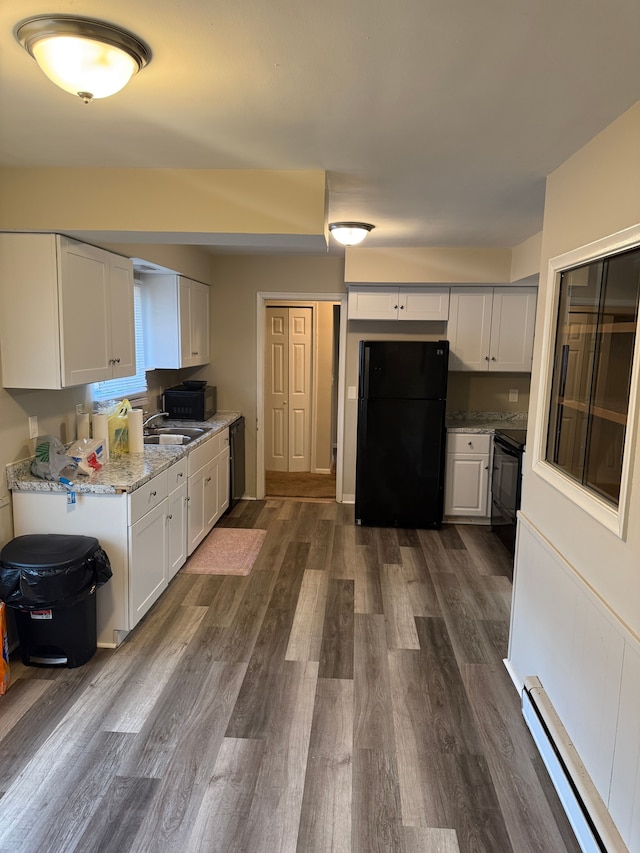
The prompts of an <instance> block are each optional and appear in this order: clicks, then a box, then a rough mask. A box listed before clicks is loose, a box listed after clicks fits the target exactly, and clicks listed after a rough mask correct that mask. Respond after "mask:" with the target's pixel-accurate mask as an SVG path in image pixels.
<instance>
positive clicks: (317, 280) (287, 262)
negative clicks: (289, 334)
mask: <svg viewBox="0 0 640 853" xmlns="http://www.w3.org/2000/svg"><path fill="white" fill-rule="evenodd" d="M211 275H212V281H213V286H212V292H211V293H212V304H211V364H210V365H208V366H207V367H205V368H201V370H200V371H199V375H200V376H202V378H206V379H208V380H209V381H210V382H211V384H213V385H217V386H218V408H220V409H221V410H227V411H229V410H239V411H242V412H243V413H244V415H245V418H246V463H247V479H246V492H247V494H248V495H255V494H256V439H257V436H256V426H257V416H258V412H257V397H256V395H257V387H258V375H257V357H258V353H257V344H256V328H257V326H256V324H257V304H258V293H259V292H261V293H265V294H268V293H272V294H279V293H286V292H291V293H309V294H313V293H342V292H343V291H344V280H343V279H344V269H343V260H342V258H338V257H334V256H329V255H323V256H319V257H309V256H296V255H287V256H284V255H280V256H270V255H243V256H241V255H233V256H231V255H219V256H218V257H216V258H214V259H213V261H212V266H211Z"/></svg>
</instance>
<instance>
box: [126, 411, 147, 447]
mask: <svg viewBox="0 0 640 853" xmlns="http://www.w3.org/2000/svg"><path fill="white" fill-rule="evenodd" d="M127 426H128V428H129V453H142V452H143V451H144V438H143V437H142V433H143V430H142V409H131V411H129V412H128V413H127Z"/></svg>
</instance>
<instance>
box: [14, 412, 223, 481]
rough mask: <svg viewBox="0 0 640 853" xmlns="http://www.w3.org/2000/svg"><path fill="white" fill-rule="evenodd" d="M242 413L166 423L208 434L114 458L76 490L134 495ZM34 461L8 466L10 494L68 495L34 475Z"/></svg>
mask: <svg viewBox="0 0 640 853" xmlns="http://www.w3.org/2000/svg"><path fill="white" fill-rule="evenodd" d="M239 417H240V412H218V413H217V414H216V415H214V416H213V417H212V418H210V419H209V420H208V421H180V420H171V421H169V420H164V421H162V425H163V426H172V427H201V428H204V429H206V430H207V432H205V433H204V435H202V436H200V437H199V438H196V439H194V440H193V441H191V442H190V443H189V444H187V445H180V444H164V445H158V444H148V445H145V448H144V452H143V453H127V454H124V455H123V456H120V457H118V458H111V459H110V460H109V461H108V462H107V463H106V464H105V465H104V467H103V468H102V470H100V471H98V472H97V473H95V474H93V475H92V476H91V477H84V476H82V475H80V476H79V477H78V478H77V480H75V481H74V484H73V489H74V491H75V492H78V493H79V494H82V493H87V494H89V493H90V494H102V495H113V494H119V493H121V492H133V491H135V490H136V489H139V488H140V487H141V486H143V485H144V484H145V483H148V482H149V480H151V479H152V478H153V477H155V476H156V475H157V474H160V473H161V472H162V471H164V470H166V469H167V468H169V467H170V466H171V465H172V464H173V463H174V462H176V461H177V460H178V459H181V458H183V457H184V456H186V455H187V454H188V453H190V452H191V451H192V450H194V449H195V448H196V447H199V446H200V445H202V444H204V443H205V442H206V441H209V439H211V438H213V437H214V436H215V435H217V433H219V432H220V431H221V430H223V429H226V428H227V427H229V426H230V425H231V424H232V423H233V422H234V421H236V420H238V418H239ZM31 461H32V460H31V459H23V460H21V461H20V462H14V463H12V464H11V465H7V486H8V488H9V491H11V492H16V491H24V492H64V493H65V494H66V492H67V489H66V488H65V486H63V485H62V483H55V482H53V481H51V480H42V479H40V478H39V477H35V476H34V475H33V474H32V473H31Z"/></svg>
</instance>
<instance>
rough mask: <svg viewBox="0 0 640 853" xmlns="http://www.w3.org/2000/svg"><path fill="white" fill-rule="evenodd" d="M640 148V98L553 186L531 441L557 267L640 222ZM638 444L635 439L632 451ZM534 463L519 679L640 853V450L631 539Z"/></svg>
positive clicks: (518, 592)
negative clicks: (552, 267) (534, 692)
mask: <svg viewBox="0 0 640 853" xmlns="http://www.w3.org/2000/svg"><path fill="white" fill-rule="evenodd" d="M638 152H640V102H639V103H637V104H636V105H635V106H634V107H633V108H632V109H631V110H629V111H628V112H627V113H625V114H624V115H623V116H621V117H620V118H619V119H618V120H617V121H615V122H614V123H613V124H611V125H610V126H609V127H608V128H606V129H605V130H604V131H603V132H602V133H600V134H599V135H598V136H597V137H595V138H594V139H592V140H591V141H590V142H589V143H588V144H587V145H586V146H584V148H582V149H581V150H580V151H578V152H577V153H576V154H574V155H573V157H571V158H570V159H569V160H568V161H567V162H566V163H564V164H563V165H562V166H560V167H559V168H558V169H557V170H556V171H555V172H554V173H553V174H551V175H550V176H549V179H548V181H547V194H546V203H545V216H544V228H543V237H542V253H541V254H542V263H541V275H540V289H539V296H538V313H537V326H536V337H535V349H534V358H533V371H532V381H531V407H530V411H529V424H530V427H529V438H530V439H531V432H532V429H535V430H536V432H537V433H538V434H541V433H542V430H544V423H543V422H542V420H543V419H542V411H543V409H544V405H545V401H544V400H543V399H542V396H541V390H540V389H541V382H542V376H543V370H544V369H545V368H546V365H545V364H543V358H544V354H543V351H542V344H543V338H544V323H545V319H544V318H545V317H546V316H547V301H548V299H549V298H550V282H549V281H548V280H547V275H546V270H547V265H548V261H549V259H550V258H552V257H555V256H557V255H560V254H563V253H565V252H568V251H570V250H574V249H577V248H579V247H582V246H586V245H587V244H589V243H591V242H593V241H595V240H598V239H601V238H604V237H607V236H609V235H612V234H614V233H616V232H618V231H621V230H623V229H625V228H629V227H631V226H635V225H637V224H638V223H640V155H639V153H638ZM637 344H638V342H637ZM636 423H637V421H636ZM635 439H636V436H629V437H628V441H629V442H630V444H631V446H632V447H633V446H635V444H636V441H635ZM531 444H532V442H531V441H529V446H531ZM543 444H544V442H541V446H542V445H543ZM535 461H536V460H534V458H533V452H531V450H528V452H527V459H526V464H525V472H524V483H523V492H522V519H521V524H520V532H519V538H518V547H517V553H516V561H515V573H514V604H513V612H512V624H511V638H510V646H509V666H510V669H511V671H512V674H513V676H514V680H515V681H516V683H518V684H519V683H521V682H522V681H523V680H524V679H525V678H526V677H527V676H530V675H537V676H538V677H540V679H541V681H542V683H543V687H544V688H545V689H546V690H547V692H548V693H549V695H550V698H551V701H552V702H553V704H554V706H555V708H556V710H557V711H558V713H559V714H560V717H561V719H562V722H563V724H564V726H565V728H566V729H567V731H568V733H569V736H570V737H571V738H572V739H573V740H574V743H575V745H576V747H577V749H578V751H579V753H580V755H581V758H582V760H583V762H584V763H585V766H586V768H587V770H588V772H589V774H590V775H591V777H592V779H593V781H594V783H595V784H596V786H597V788H598V791H599V793H600V795H601V797H602V798H603V800H604V802H605V804H606V805H607V806H608V807H609V809H610V811H611V814H612V817H613V818H614V820H615V821H616V822H617V824H618V828H619V830H620V832H621V833H622V835H623V837H624V839H625V842H626V844H627V845H628V846H629V848H630V849H631V850H633V851H639V850H640V801H638V797H637V796H636V791H640V720H639V717H638V705H637V702H638V697H639V696H640V667H638V666H636V665H635V663H633V661H635V659H636V658H637V657H638V639H639V638H640V488H638V484H640V454H638V453H636V454H635V456H634V458H633V461H632V483H633V484H634V485H632V489H631V498H630V509H629V513H630V514H629V525H628V535H627V537H626V540H622V539H620V538H618V537H617V536H616V535H614V533H612V532H610V531H609V530H607V529H605V528H604V527H603V526H602V525H601V524H599V523H598V522H597V521H595V520H594V519H593V518H592V517H591V516H590V515H588V514H587V513H585V512H584V511H583V510H581V509H580V508H579V507H578V506H576V505H575V504H574V503H572V502H571V500H570V499H569V498H567V497H565V496H564V495H562V494H560V493H559V492H558V491H557V490H556V489H555V488H554V487H553V486H552V485H551V484H550V483H548V482H546V481H545V480H543V479H541V477H540V476H538V475H537V474H536V473H535V470H534V464H535ZM629 721H633V723H630V722H629Z"/></svg>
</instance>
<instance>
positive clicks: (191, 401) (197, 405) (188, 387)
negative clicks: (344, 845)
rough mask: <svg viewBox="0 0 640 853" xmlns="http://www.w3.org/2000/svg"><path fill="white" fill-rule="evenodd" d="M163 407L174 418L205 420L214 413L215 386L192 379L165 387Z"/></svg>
mask: <svg viewBox="0 0 640 853" xmlns="http://www.w3.org/2000/svg"><path fill="white" fill-rule="evenodd" d="M163 409H164V411H165V412H166V413H167V414H168V415H169V417H170V418H175V419H176V420H187V421H206V420H208V419H209V418H211V417H213V415H215V413H216V386H215V385H207V384H206V383H205V382H200V381H196V380H193V381H192V382H183V384H182V385H176V386H175V388H167V390H166V391H165V392H164V404H163Z"/></svg>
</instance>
